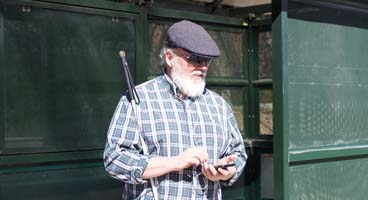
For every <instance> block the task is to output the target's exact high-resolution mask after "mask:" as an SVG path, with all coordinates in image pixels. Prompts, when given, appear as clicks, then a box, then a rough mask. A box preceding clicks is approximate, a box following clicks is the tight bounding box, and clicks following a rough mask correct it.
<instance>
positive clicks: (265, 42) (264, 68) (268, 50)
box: [258, 31, 272, 78]
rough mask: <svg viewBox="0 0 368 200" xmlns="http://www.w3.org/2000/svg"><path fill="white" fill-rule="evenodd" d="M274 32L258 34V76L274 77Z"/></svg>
mask: <svg viewBox="0 0 368 200" xmlns="http://www.w3.org/2000/svg"><path fill="white" fill-rule="evenodd" d="M271 45H272V34H271V31H266V32H261V33H259V35H258V77H259V78H272V46H271Z"/></svg>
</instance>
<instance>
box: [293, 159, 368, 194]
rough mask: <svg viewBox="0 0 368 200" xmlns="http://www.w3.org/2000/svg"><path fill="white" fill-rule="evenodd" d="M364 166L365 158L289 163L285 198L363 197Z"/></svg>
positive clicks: (366, 166)
mask: <svg viewBox="0 0 368 200" xmlns="http://www.w3.org/2000/svg"><path fill="white" fill-rule="evenodd" d="M367 169H368V159H367V158H363V159H351V160H338V161H337V162H325V163H313V164H305V165H296V166H291V167H290V169H289V172H290V173H289V177H290V181H289V188H290V189H289V191H290V198H289V199H303V200H304V199H306V200H307V199H308V200H309V199H311V200H312V199H321V200H322V199H325V200H327V199H335V200H345V199H349V200H360V199H366V198H367V188H368V173H367Z"/></svg>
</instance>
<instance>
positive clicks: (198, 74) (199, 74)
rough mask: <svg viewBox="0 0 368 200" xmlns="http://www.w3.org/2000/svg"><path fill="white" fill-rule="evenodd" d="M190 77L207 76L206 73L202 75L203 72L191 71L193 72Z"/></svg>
mask: <svg viewBox="0 0 368 200" xmlns="http://www.w3.org/2000/svg"><path fill="white" fill-rule="evenodd" d="M192 75H197V76H206V75H207V73H203V72H201V71H193V72H192Z"/></svg>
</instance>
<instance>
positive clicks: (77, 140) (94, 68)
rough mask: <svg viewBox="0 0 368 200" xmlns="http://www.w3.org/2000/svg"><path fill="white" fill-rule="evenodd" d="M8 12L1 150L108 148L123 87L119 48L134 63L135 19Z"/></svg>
mask: <svg viewBox="0 0 368 200" xmlns="http://www.w3.org/2000/svg"><path fill="white" fill-rule="evenodd" d="M4 7H5V9H3V15H4V26H5V29H4V30H2V31H4V38H5V39H4V49H5V50H4V58H5V59H4V83H6V84H4V85H2V86H1V87H4V91H5V109H4V111H3V112H4V113H5V114H4V116H5V122H4V123H5V134H4V135H5V144H4V145H5V151H4V152H3V153H34V152H48V151H67V150H68V151H69V150H81V149H102V148H103V147H104V143H105V136H106V134H105V133H106V131H107V128H108V125H109V122H110V119H111V116H112V113H113V111H114V109H115V106H116V103H117V102H118V100H119V98H120V95H121V93H122V91H123V86H124V84H123V79H122V77H121V76H122V70H121V64H120V60H119V57H118V51H119V50H120V49H124V50H126V51H127V52H128V53H127V55H128V60H129V63H130V66H131V67H133V68H134V66H135V62H134V61H135V42H134V41H135V33H134V22H133V21H132V20H127V19H123V18H117V19H116V20H112V17H111V16H99V15H91V14H84V13H78V12H67V11H60V10H51V9H50V10H47V9H41V8H37V7H31V8H30V9H31V10H30V12H23V11H22V6H18V5H5V6H4ZM50 19H52V20H50ZM132 71H134V70H132Z"/></svg>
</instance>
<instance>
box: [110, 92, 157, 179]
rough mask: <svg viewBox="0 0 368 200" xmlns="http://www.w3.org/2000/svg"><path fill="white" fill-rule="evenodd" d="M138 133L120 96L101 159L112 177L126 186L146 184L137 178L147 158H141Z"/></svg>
mask: <svg viewBox="0 0 368 200" xmlns="http://www.w3.org/2000/svg"><path fill="white" fill-rule="evenodd" d="M139 134H140V132H139V129H138V126H137V121H136V117H135V115H134V112H133V109H132V106H131V104H130V103H129V101H128V99H127V98H126V96H123V97H122V98H121V99H120V101H119V104H118V106H117V108H116V110H115V113H114V115H113V117H112V120H111V122H110V126H109V130H108V133H107V141H106V145H105V151H104V156H103V157H104V165H105V169H106V171H107V172H108V173H109V174H110V175H111V176H112V177H113V178H115V179H118V180H120V181H123V182H126V183H130V184H142V183H146V182H147V180H144V179H142V178H141V177H142V174H143V172H144V170H145V169H146V167H147V165H148V161H149V159H150V158H151V156H150V155H143V153H142V152H143V150H142V144H141V143H140V138H139Z"/></svg>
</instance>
